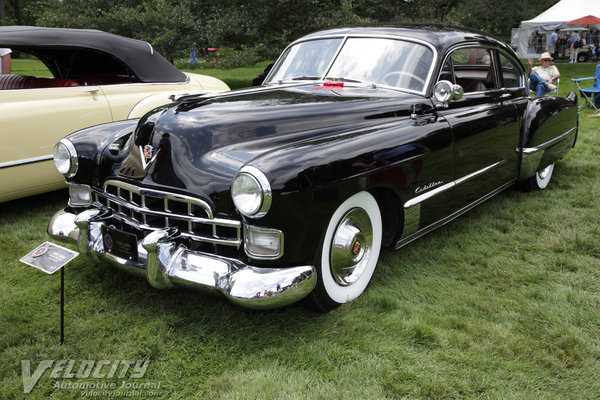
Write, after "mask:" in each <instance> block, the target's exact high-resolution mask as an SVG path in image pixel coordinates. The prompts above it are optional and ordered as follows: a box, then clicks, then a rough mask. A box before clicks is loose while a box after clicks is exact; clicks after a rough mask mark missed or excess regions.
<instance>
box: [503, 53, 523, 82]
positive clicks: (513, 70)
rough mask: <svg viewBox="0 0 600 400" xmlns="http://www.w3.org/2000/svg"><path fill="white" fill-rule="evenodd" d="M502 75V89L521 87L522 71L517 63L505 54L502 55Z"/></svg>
mask: <svg viewBox="0 0 600 400" xmlns="http://www.w3.org/2000/svg"><path fill="white" fill-rule="evenodd" d="M499 55H500V75H501V76H502V87H505V88H518V87H521V77H520V74H521V70H520V68H519V67H517V65H516V64H515V62H514V61H513V60H512V59H510V58H508V57H507V56H506V55H505V54H503V53H500V54H499Z"/></svg>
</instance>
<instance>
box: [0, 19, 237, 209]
mask: <svg viewBox="0 0 600 400" xmlns="http://www.w3.org/2000/svg"><path fill="white" fill-rule="evenodd" d="M0 48H11V49H12V50H13V52H20V53H21V54H30V55H33V56H35V57H36V58H38V59H39V60H41V61H42V62H43V63H44V64H45V65H46V67H47V68H48V70H49V71H50V72H51V73H52V75H53V76H54V77H53V78H47V77H33V76H24V75H15V74H12V75H0V140H1V143H2V145H1V146H0V202H4V201H8V200H13V199H17V198H21V197H25V196H30V195H34V194H38V193H43V192H47V191H50V190H54V189H58V188H61V187H63V186H65V182H64V177H63V176H62V175H60V174H59V173H58V172H57V171H56V168H55V167H54V165H53V162H52V151H53V148H54V145H55V144H56V142H58V141H59V140H60V139H61V138H62V137H64V136H66V135H68V134H69V133H71V132H74V131H77V130H79V129H82V128H85V127H88V126H92V125H96V124H100V123H104V122H110V121H118V120H124V119H131V118H139V117H140V116H142V115H143V114H145V113H146V112H147V111H149V110H151V109H153V108H155V107H158V106H160V105H162V104H165V103H168V102H170V101H172V98H174V96H178V95H183V94H187V93H202V92H206V93H215V92H222V91H227V90H229V88H228V87H227V85H226V84H225V83H223V82H222V81H220V80H218V79H215V78H212V77H208V76H204V75H199V74H190V73H183V72H181V71H179V70H178V69H177V68H175V66H173V65H172V64H171V63H169V62H168V61H167V60H166V59H164V58H163V57H162V56H161V55H160V54H158V53H157V52H156V50H154V49H153V48H152V46H151V45H150V44H148V43H146V42H141V41H138V40H133V39H128V38H124V37H121V36H116V35H112V34H109V33H106V32H101V31H95V30H80V29H57V28H41V27H26V26H4V27H0Z"/></svg>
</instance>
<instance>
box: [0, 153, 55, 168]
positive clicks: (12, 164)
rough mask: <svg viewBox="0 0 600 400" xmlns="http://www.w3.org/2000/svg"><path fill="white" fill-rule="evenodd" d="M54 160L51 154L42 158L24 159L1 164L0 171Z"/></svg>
mask: <svg viewBox="0 0 600 400" xmlns="http://www.w3.org/2000/svg"><path fill="white" fill-rule="evenodd" d="M53 158H54V156H53V155H52V154H50V155H48V156H40V157H33V158H24V159H22V160H17V161H10V162H5V163H1V164H0V169H2V168H10V167H16V166H18V165H25V164H33V163H37V162H41V161H48V160H52V159H53Z"/></svg>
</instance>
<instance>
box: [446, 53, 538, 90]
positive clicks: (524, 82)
mask: <svg viewBox="0 0 600 400" xmlns="http://www.w3.org/2000/svg"><path fill="white" fill-rule="evenodd" d="M474 47H475V48H480V49H481V48H485V49H488V50H491V51H496V52H497V53H503V54H504V55H505V56H506V57H507V58H510V57H508V52H507V51H506V50H504V49H503V48H502V47H501V46H499V45H497V44H496V45H493V44H489V43H477V42H470V43H464V44H461V45H458V46H456V47H454V48H452V49H451V50H449V51H448V54H446V56H445V57H444V60H443V62H442V63H441V64H440V66H443V65H444V63H446V61H447V60H448V58H449V57H450V56H452V53H454V52H455V51H456V50H460V49H465V48H474ZM497 64H498V63H497V62H496V60H495V57H492V58H491V60H490V67H491V68H492V69H494V72H495V73H494V75H495V78H494V80H495V81H496V80H498V79H499V78H500V77H499V76H496V75H497V73H498V65H497ZM452 68H454V65H453V66H452ZM500 68H501V66H500ZM440 74H441V70H440V73H439V74H438V80H439V75H440ZM524 74H525V71H524V70H521V73H520V74H519V75H520V77H519V80H520V84H521V86H519V87H510V88H505V87H501V88H492V89H487V90H479V91H476V92H465V94H464V95H465V96H468V95H470V94H477V93H489V92H491V91H493V90H498V91H506V90H515V89H526V88H527V79H526V77H525V75H524ZM498 83H500V82H498Z"/></svg>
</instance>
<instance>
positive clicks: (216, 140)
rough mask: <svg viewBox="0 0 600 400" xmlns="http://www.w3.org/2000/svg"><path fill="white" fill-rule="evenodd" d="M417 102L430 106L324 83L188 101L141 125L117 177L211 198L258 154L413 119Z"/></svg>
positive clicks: (153, 115) (416, 98)
mask: <svg viewBox="0 0 600 400" xmlns="http://www.w3.org/2000/svg"><path fill="white" fill-rule="evenodd" d="M416 103H427V100H426V99H424V98H423V97H422V96H418V95H414V94H407V93H399V92H395V91H389V90H382V89H373V88H344V87H333V88H332V87H328V86H324V85H322V84H313V85H300V86H292V87H285V88H264V87H263V88H259V89H252V90H245V91H239V92H231V93H228V94H225V95H218V96H215V97H210V98H190V99H187V100H184V101H182V102H181V103H178V104H176V105H172V106H165V107H163V108H160V109H157V110H155V111H154V112H152V113H150V114H147V115H146V116H145V117H144V118H142V120H141V121H140V123H139V124H138V127H137V129H136V132H135V138H134V140H133V141H132V148H131V150H130V154H129V157H128V158H127V160H125V162H124V163H123V164H122V165H120V166H119V168H118V171H115V172H116V173H117V174H118V175H121V176H122V177H124V178H129V179H140V180H143V181H144V182H143V183H144V184H147V185H160V186H168V187H172V188H177V189H181V190H184V191H189V192H194V193H198V194H200V193H201V194H203V195H206V196H209V197H210V196H213V194H215V193H219V192H222V191H224V190H228V189H229V185H230V184H231V180H232V179H233V177H234V176H235V174H236V172H237V171H238V170H239V168H240V167H241V166H243V165H244V164H247V163H250V162H251V161H252V160H253V159H255V158H257V157H260V156H261V155H264V154H267V153H269V152H272V151H275V150H276V149H279V148H282V147H285V146H290V145H292V144H297V143H300V142H306V141H311V140H319V139H322V138H323V137H332V136H335V135H340V134H343V133H344V132H348V131H350V130H352V131H357V130H361V129H366V128H371V127H373V126H374V125H377V124H382V123H385V122H389V118H398V117H400V116H402V115H406V116H408V115H409V114H410V110H411V105H412V104H416ZM144 151H145V152H146V154H145V158H144V155H143V153H144ZM142 159H144V161H142V162H140V160H142ZM146 162H147V165H144V164H145V163H146ZM144 166H145V168H143V167H144Z"/></svg>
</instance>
